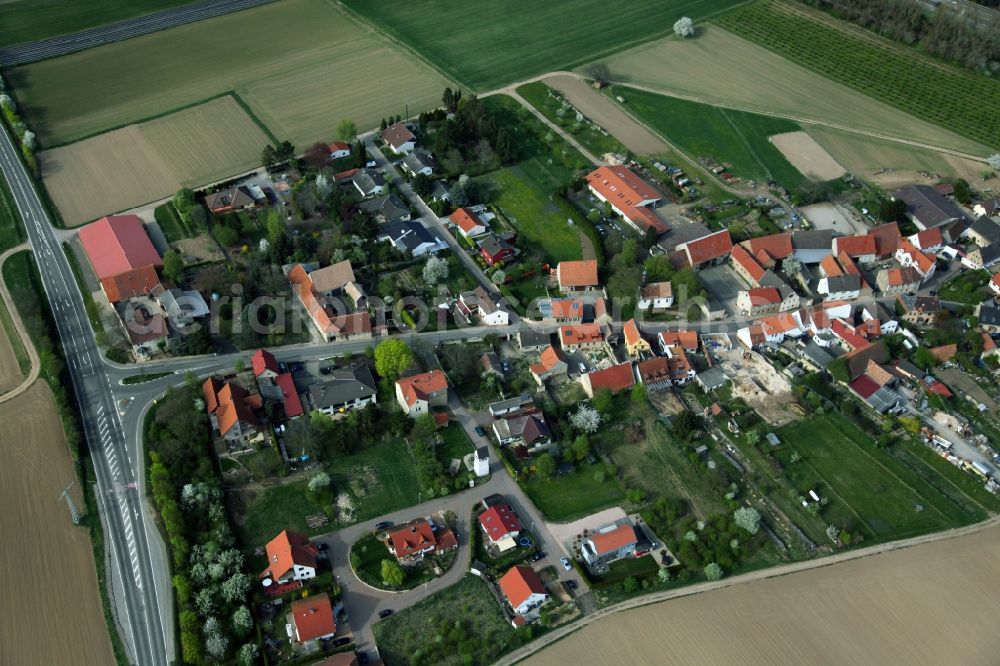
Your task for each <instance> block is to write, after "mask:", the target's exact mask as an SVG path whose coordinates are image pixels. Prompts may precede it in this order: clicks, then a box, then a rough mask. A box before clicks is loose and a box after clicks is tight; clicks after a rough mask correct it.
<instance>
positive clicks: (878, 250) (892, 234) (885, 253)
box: [868, 222, 903, 259]
mask: <svg viewBox="0 0 1000 666" xmlns="http://www.w3.org/2000/svg"><path fill="white" fill-rule="evenodd" d="M868 235H869V236H871V237H872V238H874V239H875V256H876V258H878V259H883V258H885V257H891V256H893V255H895V254H896V250H898V249H899V241H900V240H902V238H903V235H902V234H901V233H900V232H899V224H897V223H896V222H888V223H886V224H880V225H878V226H875V227H872V228H871V229H869V230H868Z"/></svg>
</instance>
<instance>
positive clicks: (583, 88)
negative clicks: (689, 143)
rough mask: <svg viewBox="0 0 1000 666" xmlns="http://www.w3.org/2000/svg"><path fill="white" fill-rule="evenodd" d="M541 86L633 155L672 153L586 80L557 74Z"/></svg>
mask: <svg viewBox="0 0 1000 666" xmlns="http://www.w3.org/2000/svg"><path fill="white" fill-rule="evenodd" d="M542 82H543V83H545V84H546V85H548V86H550V87H551V88H553V89H555V90H557V91H558V92H559V93H560V94H561V95H562V96H563V97H565V98H566V101H568V102H569V103H570V104H572V105H573V106H575V107H576V108H577V109H578V110H579V111H580V113H582V114H583V115H585V116H587V117H588V118H590V119H591V120H592V121H594V122H595V123H597V124H598V125H600V126H601V127H603V128H604V129H606V130H607V131H608V133H609V134H611V135H612V136H614V137H615V138H616V139H618V140H619V141H621V142H622V144H623V145H624V146H625V147H626V148H628V149H629V150H631V151H632V152H633V153H635V154H637V155H653V154H656V153H663V152H666V151H667V150H669V147H668V146H667V144H666V143H664V141H663V139H661V138H660V137H658V136H657V135H656V134H653V133H652V132H651V131H649V130H648V129H646V128H645V127H643V126H642V125H640V124H639V123H637V122H635V121H634V120H633V119H632V118H631V117H630V116H629V115H628V114H626V113H625V112H624V111H622V110H621V109H620V108H619V107H618V106H616V105H615V103H614V102H612V101H611V100H610V99H608V98H607V97H606V96H604V95H602V94H601V93H600V92H598V91H597V90H594V88H592V87H591V86H589V85H587V82H586V81H584V80H583V79H581V78H579V77H577V76H572V75H568V74H555V75H553V76H549V77H546V78H544V79H542Z"/></svg>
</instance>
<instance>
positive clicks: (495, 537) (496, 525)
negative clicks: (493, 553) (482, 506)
mask: <svg viewBox="0 0 1000 666" xmlns="http://www.w3.org/2000/svg"><path fill="white" fill-rule="evenodd" d="M479 526H480V527H481V528H482V530H483V533H484V534H485V535H486V538H487V539H488V540H489V542H490V543H491V544H493V545H494V546H497V548H498V549H499V550H500V552H505V551H507V550H509V549H510V548H513V547H516V546H517V543H516V542H515V541H514V540H515V539H517V536H518V535H519V534H520V533H521V522H520V521H519V520H518V519H517V514H516V513H514V509H512V508H510V505H509V504H507V503H506V502H502V503H498V504H494V505H493V506H490V507H488V508H487V509H486V510H485V511H483V512H482V513H481V514H479ZM504 546H507V547H506V548H505V547H504Z"/></svg>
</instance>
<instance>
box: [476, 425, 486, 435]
mask: <svg viewBox="0 0 1000 666" xmlns="http://www.w3.org/2000/svg"><path fill="white" fill-rule="evenodd" d="M474 430H475V431H476V434H477V435H479V436H480V437H486V428H484V427H483V426H481V425H477V426H476V427H475V428H474Z"/></svg>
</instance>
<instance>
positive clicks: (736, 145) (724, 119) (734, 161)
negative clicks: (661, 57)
mask: <svg viewBox="0 0 1000 666" xmlns="http://www.w3.org/2000/svg"><path fill="white" fill-rule="evenodd" d="M609 94H610V95H611V96H612V97H614V96H617V95H621V96H622V97H624V98H625V100H626V103H625V108H627V109H628V111H629V112H631V113H632V114H634V115H635V116H636V117H637V118H639V119H640V120H642V121H643V122H645V123H646V124H647V125H649V126H650V127H651V128H652V129H653V130H654V131H656V132H657V133H659V134H661V135H662V136H664V137H665V138H666V139H667V140H668V141H670V142H671V143H673V144H674V145H676V146H677V147H678V148H679V149H680V150H682V151H684V152H685V153H687V154H688V155H689V156H690V157H692V158H694V159H698V158H699V157H702V156H712V157H714V158H715V159H716V160H717V161H718V162H719V163H720V164H726V165H729V169H730V172H731V173H732V174H733V175H735V176H739V177H741V178H744V179H755V180H758V181H766V180H775V181H777V182H778V183H780V184H781V185H783V186H785V187H786V188H788V189H796V188H798V187H800V186H802V185H803V184H804V183H806V179H805V177H804V176H803V175H802V174H801V173H799V171H798V170H797V169H796V168H795V167H793V166H792V165H791V163H790V162H789V161H788V160H786V159H785V157H784V156H783V155H782V154H781V152H780V151H779V150H778V149H777V148H775V147H774V146H773V145H771V143H770V141H768V137H769V136H771V135H773V134H781V133H784V132H795V131H799V130H801V129H802V127H801V126H800V125H799V124H798V123H795V122H792V121H790V120H784V119H782V118H771V117H769V116H761V115H758V114H755V113H745V112H742V111H731V110H727V109H722V108H719V107H716V106H711V105H709V104H700V103H698V102H689V101H687V100H683V99H677V98H674V97H666V96H664V95H657V94H654V93H648V92H645V91H642V90H636V89H633V88H616V87H612V88H611V89H610V92H609Z"/></svg>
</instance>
